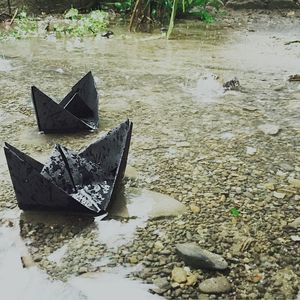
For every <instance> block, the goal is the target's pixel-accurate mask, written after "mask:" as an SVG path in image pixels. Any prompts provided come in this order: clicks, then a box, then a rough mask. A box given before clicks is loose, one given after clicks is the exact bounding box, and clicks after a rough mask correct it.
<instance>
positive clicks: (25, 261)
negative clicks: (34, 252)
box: [21, 255, 35, 268]
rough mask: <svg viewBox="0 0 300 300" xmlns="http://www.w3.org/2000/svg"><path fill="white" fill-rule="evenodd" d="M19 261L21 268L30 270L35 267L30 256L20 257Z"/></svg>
mask: <svg viewBox="0 0 300 300" xmlns="http://www.w3.org/2000/svg"><path fill="white" fill-rule="evenodd" d="M21 261H22V265H23V268H30V267H33V266H34V265H35V263H34V261H33V259H32V257H31V256H30V255H26V256H21Z"/></svg>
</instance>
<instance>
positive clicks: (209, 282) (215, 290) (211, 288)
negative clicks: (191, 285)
mask: <svg viewBox="0 0 300 300" xmlns="http://www.w3.org/2000/svg"><path fill="white" fill-rule="evenodd" d="M199 289H200V291H201V292H203V293H207V294H219V293H227V292H229V291H230V290H231V284H230V282H229V281H228V279H227V278H226V277H224V276H220V277H215V278H209V279H206V280H204V281H202V282H201V283H200V284H199Z"/></svg>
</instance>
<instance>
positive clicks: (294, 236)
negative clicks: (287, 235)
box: [291, 235, 300, 242]
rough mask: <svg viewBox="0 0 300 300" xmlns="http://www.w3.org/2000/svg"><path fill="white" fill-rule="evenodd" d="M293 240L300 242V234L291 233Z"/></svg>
mask: <svg viewBox="0 0 300 300" xmlns="http://www.w3.org/2000/svg"><path fill="white" fill-rule="evenodd" d="M291 240H292V241H293V242H300V236H299V235H291Z"/></svg>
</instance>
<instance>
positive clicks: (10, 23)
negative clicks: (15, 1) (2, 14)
mask: <svg viewBox="0 0 300 300" xmlns="http://www.w3.org/2000/svg"><path fill="white" fill-rule="evenodd" d="M17 13H18V9H16V10H15V13H14V15H13V17H12V18H11V20H10V22H9V26H11V25H12V23H13V22H14V20H15V18H16V16H17Z"/></svg>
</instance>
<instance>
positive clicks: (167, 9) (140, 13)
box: [117, 0, 223, 38]
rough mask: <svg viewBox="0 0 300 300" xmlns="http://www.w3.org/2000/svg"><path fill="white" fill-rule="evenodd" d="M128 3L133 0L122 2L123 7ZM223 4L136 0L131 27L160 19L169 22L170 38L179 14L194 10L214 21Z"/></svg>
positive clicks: (214, 1)
mask: <svg viewBox="0 0 300 300" xmlns="http://www.w3.org/2000/svg"><path fill="white" fill-rule="evenodd" d="M126 5H127V6H128V7H132V0H125V1H124V2H122V7H126ZM117 6H118V7H121V2H120V3H119V2H118V3H117ZM221 6H223V2H222V1H221V0H135V4H134V7H133V10H132V15H131V19H130V25H129V29H130V30H131V29H133V28H135V29H137V28H138V27H139V26H140V25H141V23H143V22H146V23H149V22H155V21H159V22H161V23H163V24H164V23H166V22H169V29H168V33H167V37H168V38H169V37H170V35H171V33H172V30H173V27H174V23H175V19H176V17H177V16H184V15H186V14H190V13H191V12H192V13H193V15H195V16H197V17H198V18H199V19H200V20H202V21H204V22H206V23H212V22H213V21H214V20H215V18H214V14H215V13H216V12H218V10H219V9H220V7H221ZM123 10H124V9H123ZM134 23H135V26H134V25H133V24H134Z"/></svg>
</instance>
